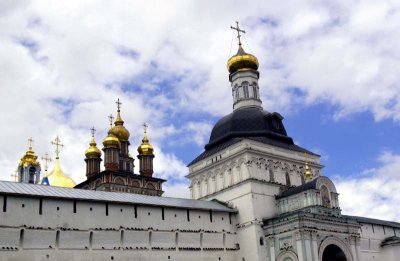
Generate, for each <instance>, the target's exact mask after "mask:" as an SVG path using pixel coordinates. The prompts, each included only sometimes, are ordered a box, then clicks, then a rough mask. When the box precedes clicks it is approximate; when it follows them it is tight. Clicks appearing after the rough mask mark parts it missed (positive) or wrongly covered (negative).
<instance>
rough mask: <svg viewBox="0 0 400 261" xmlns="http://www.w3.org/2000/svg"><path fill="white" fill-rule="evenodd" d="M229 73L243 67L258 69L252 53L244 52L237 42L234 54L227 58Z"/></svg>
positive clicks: (255, 58)
mask: <svg viewBox="0 0 400 261" xmlns="http://www.w3.org/2000/svg"><path fill="white" fill-rule="evenodd" d="M227 67H228V71H229V73H234V72H237V71H239V70H244V69H253V70H257V69H258V59H257V57H255V56H254V55H251V54H248V53H246V52H245V51H244V50H243V48H242V45H241V44H239V50H238V51H237V53H236V55H234V56H232V57H231V58H229V60H228V63H227Z"/></svg>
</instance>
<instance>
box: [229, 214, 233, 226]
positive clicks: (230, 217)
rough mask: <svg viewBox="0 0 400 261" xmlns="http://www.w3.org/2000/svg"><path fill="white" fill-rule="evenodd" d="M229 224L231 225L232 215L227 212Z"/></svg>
mask: <svg viewBox="0 0 400 261" xmlns="http://www.w3.org/2000/svg"><path fill="white" fill-rule="evenodd" d="M229 224H232V213H231V212H229Z"/></svg>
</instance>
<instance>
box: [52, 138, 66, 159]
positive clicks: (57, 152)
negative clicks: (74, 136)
mask: <svg viewBox="0 0 400 261" xmlns="http://www.w3.org/2000/svg"><path fill="white" fill-rule="evenodd" d="M51 144H53V145H55V146H56V159H58V156H59V155H60V150H61V148H63V147H64V144H62V143H61V141H60V138H59V137H58V136H57V137H56V138H55V139H54V141H52V142H51Z"/></svg>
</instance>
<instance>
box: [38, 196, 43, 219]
mask: <svg viewBox="0 0 400 261" xmlns="http://www.w3.org/2000/svg"><path fill="white" fill-rule="evenodd" d="M42 208H43V199H42V198H41V199H40V200H39V215H42Z"/></svg>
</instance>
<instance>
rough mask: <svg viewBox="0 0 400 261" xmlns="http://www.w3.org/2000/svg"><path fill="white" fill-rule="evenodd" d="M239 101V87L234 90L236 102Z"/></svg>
mask: <svg viewBox="0 0 400 261" xmlns="http://www.w3.org/2000/svg"><path fill="white" fill-rule="evenodd" d="M238 100H239V87H238V88H236V101H238Z"/></svg>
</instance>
